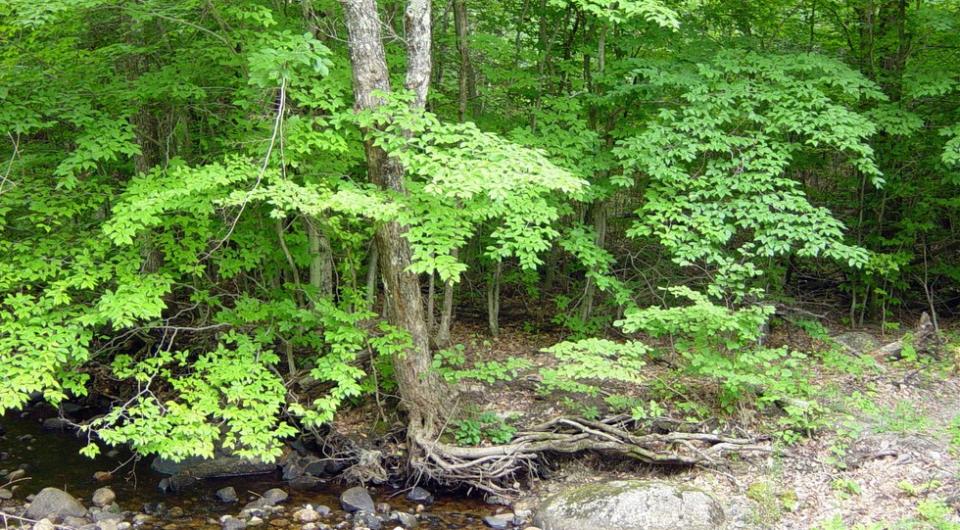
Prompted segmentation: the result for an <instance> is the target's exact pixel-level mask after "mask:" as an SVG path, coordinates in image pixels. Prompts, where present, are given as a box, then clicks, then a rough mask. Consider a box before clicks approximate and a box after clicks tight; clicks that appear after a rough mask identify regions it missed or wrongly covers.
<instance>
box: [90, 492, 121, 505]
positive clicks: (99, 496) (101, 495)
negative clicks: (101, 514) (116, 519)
mask: <svg viewBox="0 0 960 530" xmlns="http://www.w3.org/2000/svg"><path fill="white" fill-rule="evenodd" d="M91 500H92V501H93V505H94V506H96V507H98V508H103V507H104V506H107V505H109V504H112V503H113V501H115V500H117V494H116V493H114V492H113V490H112V489H110V488H100V489H98V490H97V491H95V492H93V498H92V499H91Z"/></svg>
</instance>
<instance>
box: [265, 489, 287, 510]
mask: <svg viewBox="0 0 960 530" xmlns="http://www.w3.org/2000/svg"><path fill="white" fill-rule="evenodd" d="M289 497H290V495H289V494H287V492H285V491H283V490H282V489H280V488H273V489H269V490H267V491H265V492H263V497H261V499H262V500H263V501H265V502H267V503H269V504H270V506H276V505H278V504H280V503H281V502H284V501H286V500H287V499H288V498H289Z"/></svg>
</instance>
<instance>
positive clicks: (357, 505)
mask: <svg viewBox="0 0 960 530" xmlns="http://www.w3.org/2000/svg"><path fill="white" fill-rule="evenodd" d="M340 505H341V506H342V507H343V509H344V510H345V511H347V512H350V513H353V512H359V511H364V512H367V513H370V514H372V513H374V512H375V511H376V506H375V505H374V504H373V497H371V496H370V492H368V491H367V490H366V488H363V487H361V486H354V487H352V488H350V489H348V490H346V491H344V492H343V493H341V494H340Z"/></svg>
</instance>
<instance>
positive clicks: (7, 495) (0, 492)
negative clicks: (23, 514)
mask: <svg viewBox="0 0 960 530" xmlns="http://www.w3.org/2000/svg"><path fill="white" fill-rule="evenodd" d="M12 498H13V492H12V491H10V490H8V489H5V488H0V501H8V500H10V499H12Z"/></svg>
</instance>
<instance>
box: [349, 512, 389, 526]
mask: <svg viewBox="0 0 960 530" xmlns="http://www.w3.org/2000/svg"><path fill="white" fill-rule="evenodd" d="M358 526H359V527H362V528H369V529H370V530H380V528H382V527H383V521H381V520H380V518H379V517H377V516H376V514H373V513H371V512H368V511H364V510H361V511H359V512H357V513H356V515H354V517H353V527H354V528H357V527H358Z"/></svg>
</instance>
